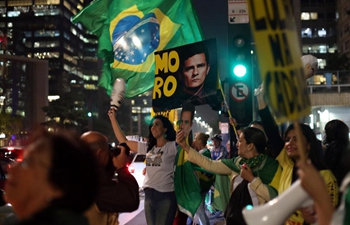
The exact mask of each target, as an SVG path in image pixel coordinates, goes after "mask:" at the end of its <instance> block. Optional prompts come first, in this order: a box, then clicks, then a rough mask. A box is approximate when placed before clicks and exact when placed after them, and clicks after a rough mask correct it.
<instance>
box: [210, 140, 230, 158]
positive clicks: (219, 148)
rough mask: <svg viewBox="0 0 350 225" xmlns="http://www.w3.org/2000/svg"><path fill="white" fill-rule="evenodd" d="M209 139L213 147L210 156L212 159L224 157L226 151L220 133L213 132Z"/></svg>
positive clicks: (226, 153) (225, 156)
mask: <svg viewBox="0 0 350 225" xmlns="http://www.w3.org/2000/svg"><path fill="white" fill-rule="evenodd" d="M211 140H212V141H213V143H214V145H213V149H212V151H211V158H212V159H213V160H219V159H226V158H227V155H228V152H227V149H226V147H225V146H223V145H222V144H221V142H222V137H221V135H220V134H215V135H214V136H213V137H212V138H211Z"/></svg>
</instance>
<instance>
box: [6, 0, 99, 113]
mask: <svg viewBox="0 0 350 225" xmlns="http://www.w3.org/2000/svg"><path fill="white" fill-rule="evenodd" d="M89 2H90V0H71V1H67V0H22V1H17V0H5V1H1V2H0V12H1V22H0V31H1V34H2V37H3V38H2V39H5V38H6V42H5V41H2V43H1V50H2V54H6V55H17V56H23V57H27V58H31V59H43V60H47V61H48V63H49V67H48V68H49V73H48V83H49V86H48V87H49V88H48V97H49V99H57V98H58V97H59V96H60V95H62V94H63V93H66V92H71V91H72V90H74V92H75V93H81V94H84V95H85V99H86V101H85V102H86V104H83V105H84V110H86V111H88V112H90V113H91V115H92V116H98V114H99V113H98V108H99V106H98V103H99V102H101V101H100V100H99V97H100V95H98V93H99V92H98V87H97V83H98V78H99V76H100V71H101V63H100V61H99V60H98V58H97V43H98V41H97V38H96V36H94V35H92V34H90V33H88V32H87V31H86V30H85V29H84V28H83V27H82V26H81V25H80V24H77V25H75V24H73V23H72V22H71V18H72V17H73V16H74V15H75V14H77V13H78V12H79V10H81V9H82V8H83V7H84V6H86V5H87V4H88V3H89ZM0 36H1V35H0ZM80 105H82V104H80Z"/></svg>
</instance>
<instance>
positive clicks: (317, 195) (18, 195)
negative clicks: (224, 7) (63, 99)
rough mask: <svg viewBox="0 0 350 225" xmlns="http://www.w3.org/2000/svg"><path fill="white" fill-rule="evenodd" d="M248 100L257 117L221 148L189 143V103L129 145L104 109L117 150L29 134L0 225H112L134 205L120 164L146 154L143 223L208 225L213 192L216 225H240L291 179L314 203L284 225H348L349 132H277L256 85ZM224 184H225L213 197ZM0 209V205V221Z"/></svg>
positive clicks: (202, 140)
mask: <svg viewBox="0 0 350 225" xmlns="http://www.w3.org/2000/svg"><path fill="white" fill-rule="evenodd" d="M303 60H304V68H305V74H306V77H305V78H306V79H307V78H309V77H311V76H313V75H314V74H315V72H316V69H317V65H315V58H313V57H312V56H306V57H304V59H303ZM255 94H256V97H257V102H258V106H259V116H260V119H261V120H260V121H252V122H251V124H249V126H248V127H245V128H241V127H240V126H238V123H237V121H236V120H235V119H234V118H230V119H229V121H230V124H231V125H232V127H234V128H235V129H234V131H235V133H236V135H233V137H232V139H231V140H228V143H229V145H228V146H230V149H229V151H228V149H227V148H226V147H225V146H224V144H223V143H222V142H223V138H222V136H221V135H220V134H215V135H213V136H212V137H211V138H210V136H209V135H207V134H205V133H203V132H198V133H196V134H195V135H194V137H193V134H192V126H193V120H194V113H195V107H194V105H193V104H192V103H184V104H183V108H182V111H181V113H180V119H179V120H178V121H177V123H176V126H174V123H172V121H170V120H169V119H168V118H167V117H164V116H162V115H156V116H154V117H153V118H152V120H151V123H150V125H149V136H148V138H147V140H148V141H147V142H139V141H134V140H128V139H127V138H126V136H125V134H124V132H123V131H122V129H121V128H120V126H119V123H118V118H116V110H115V109H110V110H109V111H108V116H109V119H110V122H111V125H112V129H113V131H114V134H115V136H116V139H117V140H118V143H119V144H118V146H117V147H114V148H113V147H111V146H110V145H109V142H108V139H107V137H106V136H105V135H103V134H102V133H99V132H96V131H89V132H86V133H84V134H82V135H81V136H75V135H74V134H71V133H68V132H67V131H59V132H55V133H50V132H47V131H45V130H38V131H37V132H35V133H33V135H32V138H31V139H30V140H29V142H28V144H27V145H26V150H25V155H24V158H23V160H22V161H21V162H16V163H14V164H13V165H12V166H11V168H10V169H9V176H8V179H7V182H6V185H5V194H4V199H5V201H6V202H7V203H9V204H11V210H10V211H6V213H5V214H6V216H2V217H1V218H0V224H4V225H10V224H23V225H25V224H28V225H30V224H43V225H45V224H57V225H63V224H79V225H85V224H86V225H87V224H90V225H101V224H102V225H118V224H119V222H118V216H119V213H123V212H132V211H134V210H136V209H137V208H138V207H139V204H140V200H139V186H138V184H137V182H136V180H135V178H134V177H133V176H132V175H131V174H130V173H129V171H128V169H127V167H126V165H127V160H128V156H129V155H130V151H132V152H134V153H142V154H145V155H146V159H145V165H146V168H145V171H144V175H145V180H144V183H143V185H142V187H141V188H142V189H143V191H144V193H145V201H144V213H145V217H146V222H147V225H171V224H173V225H185V224H186V225H188V224H200V225H210V218H209V217H208V213H207V210H206V207H205V199H206V196H207V194H208V192H209V191H210V190H211V189H213V188H217V189H218V192H221V193H220V196H221V198H224V199H223V201H221V203H220V204H221V206H220V207H218V208H219V209H220V210H222V211H223V213H224V221H225V223H226V224H227V225H229V224H235V225H245V224H246V221H245V219H244V215H243V213H242V209H244V208H245V207H246V206H248V205H250V206H253V207H259V206H261V205H264V204H266V203H267V202H269V201H271V200H272V199H274V198H276V197H278V195H281V194H282V193H284V192H286V191H287V190H288V189H289V188H290V187H291V186H292V184H293V183H294V182H296V181H297V180H299V181H300V184H301V186H302V188H303V189H304V190H305V191H306V192H307V193H308V194H309V196H310V197H311V198H312V199H313V200H314V201H313V204H311V205H308V206H300V207H299V209H298V210H297V211H295V212H289V213H287V214H288V215H289V217H288V218H285V224H286V225H290V224H295V225H305V224H315V223H318V224H320V225H330V224H337V225H341V224H350V213H349V212H348V211H349V205H350V192H349V183H350V173H349V174H347V173H348V172H349V166H348V165H349V158H348V157H349V156H350V154H349V127H348V126H347V125H346V124H345V123H344V122H342V121H341V120H339V119H334V120H331V121H329V122H328V123H327V124H326V126H325V128H324V130H325V136H324V139H323V141H320V140H318V139H317V138H316V135H315V133H314V132H313V130H312V129H311V128H310V126H308V125H305V124H302V123H297V122H296V123H293V124H290V125H289V126H288V127H287V128H286V129H285V130H284V132H283V134H282V135H281V133H280V130H279V127H278V126H277V124H276V122H275V120H274V117H273V116H272V114H271V112H270V110H269V108H268V106H267V103H266V102H265V99H264V90H263V87H262V86H261V87H259V88H258V90H257V91H256V93H255ZM209 139H211V140H212V142H213V147H212V149H209V148H208V145H207V142H208V140H209ZM232 147H234V148H232ZM304 156H306V158H307V160H306V161H305V160H303V157H304ZM181 157H183V158H181ZM181 159H183V161H182V162H181ZM180 162H181V163H180ZM184 163H188V164H186V166H185V164H184ZM188 168H189V169H190V171H189V170H188ZM186 169H187V170H186ZM223 178H225V179H227V180H229V182H227V183H224V186H226V189H225V188H223V189H220V190H219V185H221V186H222V183H221V184H219V183H220V182H221V181H223ZM184 180H189V181H190V182H189V183H187V184H186V185H188V186H187V187H184V186H181V185H184V183H183V181H184ZM186 192H188V193H186ZM225 192H226V193H225ZM186 194H189V195H186ZM191 197H193V199H191ZM195 197H199V198H198V199H197V198H195ZM188 205H191V206H189V207H187V206H188ZM193 208H194V209H195V210H194V211H193ZM6 210H8V208H6ZM4 212H5V209H4V208H3V209H1V208H0V214H4ZM267 213H268V212H267ZM248 225H249V224H248Z"/></svg>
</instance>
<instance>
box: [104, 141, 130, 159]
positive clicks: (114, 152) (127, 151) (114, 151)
mask: <svg viewBox="0 0 350 225" xmlns="http://www.w3.org/2000/svg"><path fill="white" fill-rule="evenodd" d="M119 146H122V147H124V148H125V155H126V156H129V155H130V148H129V146H128V145H127V144H126V143H124V142H123V143H120V144H119V145H118V146H117V147H112V145H109V151H110V152H111V154H112V156H113V157H117V156H118V155H120V152H121V148H120V147H119Z"/></svg>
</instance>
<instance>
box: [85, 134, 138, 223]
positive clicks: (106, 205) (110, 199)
mask: <svg viewBox="0 0 350 225" xmlns="http://www.w3.org/2000/svg"><path fill="white" fill-rule="evenodd" d="M80 138H81V139H82V140H83V141H85V142H86V143H87V144H88V145H89V146H90V147H91V148H92V149H93V151H94V153H95V156H96V159H97V163H98V173H99V181H100V182H99V191H98V194H97V197H96V199H95V203H94V204H93V205H92V206H91V207H90V209H89V210H88V211H87V212H86V213H85V215H86V217H87V218H88V219H89V223H90V225H107V224H108V225H117V224H118V213H121V212H132V211H134V210H137V209H138V207H139V204H140V198H139V186H138V184H137V182H136V180H135V178H134V176H132V175H131V174H130V173H129V171H128V168H127V167H126V163H127V161H128V156H129V155H130V148H129V147H128V145H127V144H126V143H120V144H119V145H118V146H117V147H116V148H112V151H110V147H109V145H108V141H107V137H106V136H104V135H103V134H101V133H99V132H95V131H89V132H86V133H84V134H83V135H82V136H81V137H80ZM115 173H117V174H118V176H117V179H118V180H117V181H116V180H114V179H113V177H114V174H115Z"/></svg>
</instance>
